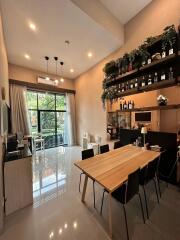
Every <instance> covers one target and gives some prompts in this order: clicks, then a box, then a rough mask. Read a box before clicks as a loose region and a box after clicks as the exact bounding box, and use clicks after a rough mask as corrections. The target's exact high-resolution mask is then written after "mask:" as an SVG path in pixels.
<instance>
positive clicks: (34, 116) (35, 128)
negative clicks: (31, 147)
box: [29, 110, 38, 135]
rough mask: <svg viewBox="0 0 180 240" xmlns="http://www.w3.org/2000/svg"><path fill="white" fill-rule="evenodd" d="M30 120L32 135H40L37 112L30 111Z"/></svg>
mask: <svg viewBox="0 0 180 240" xmlns="http://www.w3.org/2000/svg"><path fill="white" fill-rule="evenodd" d="M29 118H30V124H31V134H32V135H33V134H37V133H38V120H37V111H36V110H29Z"/></svg>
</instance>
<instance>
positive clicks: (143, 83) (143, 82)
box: [141, 76, 146, 87]
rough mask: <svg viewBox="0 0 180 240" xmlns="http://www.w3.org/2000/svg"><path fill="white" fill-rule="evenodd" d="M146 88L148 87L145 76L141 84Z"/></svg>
mask: <svg viewBox="0 0 180 240" xmlns="http://www.w3.org/2000/svg"><path fill="white" fill-rule="evenodd" d="M145 86H146V80H145V77H144V76H143V78H142V82H141V87H145Z"/></svg>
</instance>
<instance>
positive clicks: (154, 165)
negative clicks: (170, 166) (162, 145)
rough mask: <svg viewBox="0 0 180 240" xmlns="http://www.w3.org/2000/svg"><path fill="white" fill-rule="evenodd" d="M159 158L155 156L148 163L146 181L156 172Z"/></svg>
mask: <svg viewBox="0 0 180 240" xmlns="http://www.w3.org/2000/svg"><path fill="white" fill-rule="evenodd" d="M158 161H159V158H156V159H155V160H153V161H152V162H150V163H148V170H147V181H150V180H151V179H153V178H154V177H155V174H156V172H157V167H158Z"/></svg>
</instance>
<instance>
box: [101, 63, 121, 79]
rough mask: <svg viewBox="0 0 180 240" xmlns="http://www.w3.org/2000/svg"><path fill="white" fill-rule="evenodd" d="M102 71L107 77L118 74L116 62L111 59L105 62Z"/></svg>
mask: <svg viewBox="0 0 180 240" xmlns="http://www.w3.org/2000/svg"><path fill="white" fill-rule="evenodd" d="M103 71H104V73H105V74H106V76H107V77H109V76H110V77H112V76H116V75H117V74H118V67H117V65H116V62H115V61H111V62H108V63H106V65H105V67H104V69H103Z"/></svg>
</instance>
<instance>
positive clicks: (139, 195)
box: [138, 193, 145, 223]
mask: <svg viewBox="0 0 180 240" xmlns="http://www.w3.org/2000/svg"><path fill="white" fill-rule="evenodd" d="M138 196H139V201H140V205H141V212H142V217H143V221H144V223H145V217H144V210H143V205H142V199H141V195H140V193H138Z"/></svg>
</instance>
